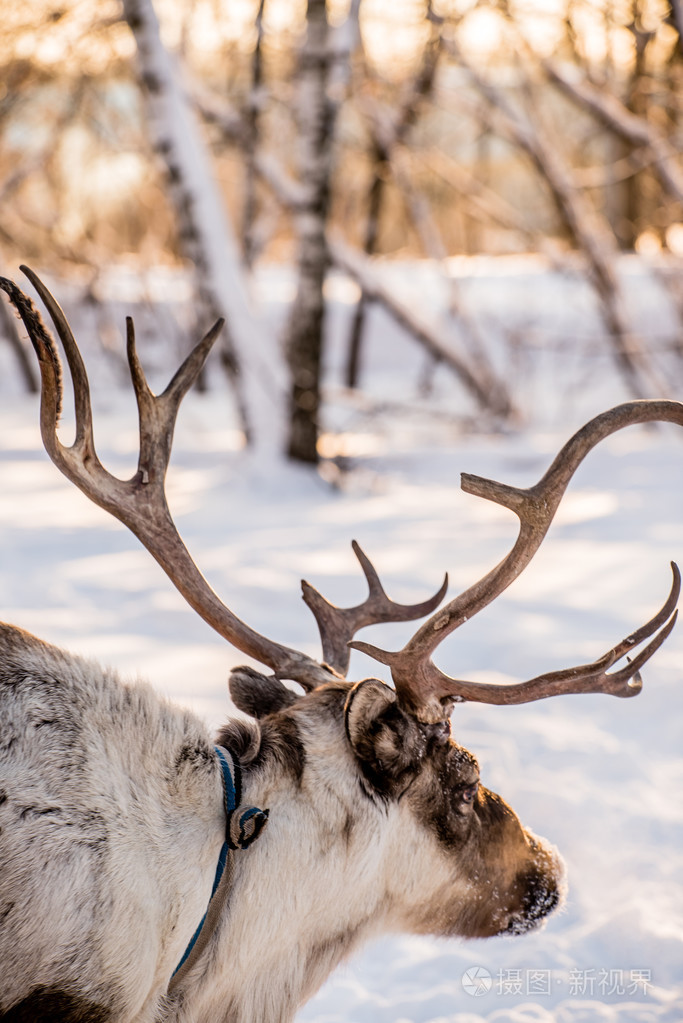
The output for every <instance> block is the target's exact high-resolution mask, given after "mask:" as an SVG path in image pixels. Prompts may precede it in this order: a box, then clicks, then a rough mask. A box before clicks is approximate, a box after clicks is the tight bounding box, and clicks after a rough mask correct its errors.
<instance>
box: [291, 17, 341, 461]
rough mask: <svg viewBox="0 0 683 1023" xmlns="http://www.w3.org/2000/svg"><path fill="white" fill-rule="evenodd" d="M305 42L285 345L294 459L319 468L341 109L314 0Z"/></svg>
mask: <svg viewBox="0 0 683 1023" xmlns="http://www.w3.org/2000/svg"><path fill="white" fill-rule="evenodd" d="M306 17H307V31H306V40H305V43H304V46H303V49H302V52H301V56H300V67H299V83H298V87H299V102H298V111H297V113H298V121H299V168H300V180H301V185H302V191H303V202H302V203H301V205H300V206H298V207H297V210H296V213H295V221H296V227H297V233H298V238H299V260H298V276H299V281H298V288H297V294H296V298H295V300H294V304H293V306H292V309H291V311H290V315H289V322H288V325H287V330H286V335H285V341H286V353H287V360H288V362H289V367H290V374H291V395H290V416H289V440H288V445H287V453H288V455H289V457H290V458H292V459H294V460H295V461H298V462H308V463H316V462H317V461H318V448H317V444H318V429H319V422H318V413H319V409H320V368H321V356H322V345H323V329H324V318H325V302H324V298H323V284H324V281H325V275H326V273H327V264H328V253H327V241H326V237H325V228H326V223H327V213H328V206H329V189H330V180H329V179H330V168H331V148H332V145H331V143H332V136H333V132H334V115H335V108H334V107H333V105H332V104H331V103H330V102H329V100H328V95H327V85H328V78H329V58H330V49H329V27H328V22H327V10H326V6H325V0H308V5H307V14H306Z"/></svg>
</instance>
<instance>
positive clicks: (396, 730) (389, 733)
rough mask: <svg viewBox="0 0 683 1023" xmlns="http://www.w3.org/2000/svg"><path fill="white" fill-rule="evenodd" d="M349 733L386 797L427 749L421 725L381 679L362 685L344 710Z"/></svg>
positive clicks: (369, 775)
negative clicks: (405, 709) (398, 701)
mask: <svg viewBox="0 0 683 1023" xmlns="http://www.w3.org/2000/svg"><path fill="white" fill-rule="evenodd" d="M344 716H345V723H346V734H347V736H348V739H349V742H350V744H351V748H352V749H353V752H354V753H355V754H356V757H357V758H358V760H359V762H360V764H361V767H362V769H363V773H364V774H365V777H366V778H367V779H368V781H370V782H371V783H372V784H373V786H374V787H375V788H376V789H378V790H379V791H380V792H383V793H384V794H386V795H389V794H391V793H392V792H393V791H395V789H396V783H397V782H398V780H399V779H404V778H405V776H406V772H409V771H411V770H412V769H414V768H415V767H416V766H417V763H418V762H419V760H420V758H421V757H422V755H423V754H424V752H425V749H426V745H427V743H426V738H425V735H424V732H423V730H422V729H421V728H420V726H419V725H418V723H417V722H416V721H415V720H414V719H413V718H411V717H409V716H408V715H407V714H405V713H404V712H403V711H402V710H401V708H400V707H399V706H398V703H397V702H396V693H395V692H394V690H393V689H390V688H389V686H386V685H384V683H383V682H379V681H378V680H377V679H372V678H370V679H365V680H364V681H363V682H358V683H357V685H355V686H354V687H353V689H352V690H351V691H350V693H349V695H348V697H347V699H346V706H345V708H344Z"/></svg>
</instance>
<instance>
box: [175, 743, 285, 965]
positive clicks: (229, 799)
mask: <svg viewBox="0 0 683 1023" xmlns="http://www.w3.org/2000/svg"><path fill="white" fill-rule="evenodd" d="M214 749H215V751H216V754H217V756H218V762H219V764H220V766H221V772H222V775H223V802H224V806H225V817H226V824H225V841H224V842H223V845H222V847H221V851H220V854H219V856H218V865H217V867H216V876H215V878H214V881H213V888H212V889H211V898H210V899H209V904H208V906H207V907H206V912H205V913H204V916H203V917H202V919H201V920H200V922H199V926H198V927H197V930H196V931H195V932H194V934H193V935H192V939H191V940H190V943H189V945H188V946H187V948H186V949H185V953H184V955H183V957H182V959H181V960H180V962H179V963H178V965H177V966H176V968H175V970H174V971H173V975H172V979H173V978H174V977H175V976H176V974H177V973H178V971H179V970H180V968H181V966H183V965H184V964H185V963H186V962H187V960H188V958H189V956H190V953H191V952H192V950H193V948H194V947H195V945H196V944H197V939H198V938H199V935H200V934H201V932H202V929H203V927H204V924H205V923H206V917H207V915H208V913H209V909H210V908H211V903H212V901H213V898H214V896H215V894H216V891H217V889H218V886H219V885H220V883H221V879H222V877H223V874H224V873H225V868H226V865H227V862H228V855H229V852H230V850H234V849H246V848H247V847H248V846H250V845H251V843H252V842H254V841H255V840H256V839H257V838H258V837H259V835H260V834H261V832H262V831H263V828H264V827H265V825H266V823H267V821H268V813H269V811H268V810H259V808H258V807H257V806H240V805H239V803H240V799H241V796H242V771H241V769H240V765H239V761H238V760H237V758H236V757H233V756H232V754H231V753H229V752H228V750H226V749H224V748H223V747H222V746H214Z"/></svg>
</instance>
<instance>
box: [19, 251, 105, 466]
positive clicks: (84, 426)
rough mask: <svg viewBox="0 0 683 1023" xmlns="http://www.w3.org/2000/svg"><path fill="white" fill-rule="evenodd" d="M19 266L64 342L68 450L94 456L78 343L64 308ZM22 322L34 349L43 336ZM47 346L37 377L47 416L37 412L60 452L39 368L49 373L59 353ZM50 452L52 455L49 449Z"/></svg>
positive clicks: (46, 386)
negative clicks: (71, 433)
mask: <svg viewBox="0 0 683 1023" xmlns="http://www.w3.org/2000/svg"><path fill="white" fill-rule="evenodd" d="M19 269H20V270H21V272H22V273H23V274H25V276H26V277H28V279H29V281H30V282H31V284H32V285H33V287H34V288H35V289H36V291H37V292H38V294H39V295H40V297H41V299H42V301H43V304H44V305H45V308H46V309H47V311H48V312H49V314H50V319H51V320H52V322H53V323H54V325H55V329H56V331H57V334H58V335H59V338H60V340H61V342H62V344H63V345H64V352H65V353H66V359H67V362H68V364H69V371H70V373H71V379H72V381H73V387H74V409H75V412H76V439H75V440H74V443H73V445H72V450H74V451H78V452H79V453H82V454H83V456H84V457H85V456H87V457H89V458H96V457H97V456H96V455H95V443H94V439H93V428H92V407H91V403H90V384H89V382H88V374H87V373H86V370H85V365H84V363H83V359H82V358H81V353H80V352H79V350H78V347H77V345H76V341H75V340H74V336H73V334H72V332H71V328H70V327H69V324H68V322H67V319H66V316H65V315H64V310H63V309H62V307H61V306H60V304H59V302H57V300H56V299H55V298H54V296H53V295H52V294H51V293H50V292H49V291H48V289H47V288H46V287H45V285H44V284H43V282H42V281H41V279H40V278H39V277H38V275H37V274H36V273H34V271H33V270H31V268H30V267H28V266H20V267H19ZM20 313H21V310H20ZM24 323H25V325H26V329H27V330H28V332H29V336H30V338H31V340H32V342H33V345H34V347H36V350H38V349H37V345H38V346H40V345H45V338H44V337H40V336H39V335H38V336H37V337H36V338H35V339H34V335H33V334H32V332H31V327H30V326H29V324H28V323H27V322H26V320H24ZM50 342H52V339H51V338H50ZM47 348H48V352H49V356H50V357H49V360H47V361H46V360H45V359H44V358H43V359H40V367H41V377H42V379H43V388H42V393H43V396H44V397H46V398H48V403H47V404H48V408H47V409H46V411H47V412H48V415H47V417H43V416H42V415H41V430H42V428H43V427H44V426H48V427H49V431H48V436H49V439H50V442H51V444H53V445H54V446H55V448H61V449H62V454H64V452H65V450H66V449H65V448H64V446H63V445H62V444H61V443H60V442H59V440H58V438H57V433H56V430H57V419H58V416H56V415H54V416H53V415H52V399H51V397H50V394H51V390H52V384H51V380H50V379H48V380H46V379H45V372H44V371H43V367H45V369H46V370H47V371H48V374H50V375H51V374H52V368H51V367H52V366H54V365H55V360H56V362H57V363H59V355H58V353H57V350H56V348H55V347H54V343H51V344H48V345H47ZM39 358H40V353H39ZM60 387H61V373H60ZM41 405H44V403H42V402H41ZM43 442H44V443H45V445H46V446H47V440H46V439H45V434H44V433H43ZM50 455H51V457H52V453H51V452H50ZM60 468H61V466H60Z"/></svg>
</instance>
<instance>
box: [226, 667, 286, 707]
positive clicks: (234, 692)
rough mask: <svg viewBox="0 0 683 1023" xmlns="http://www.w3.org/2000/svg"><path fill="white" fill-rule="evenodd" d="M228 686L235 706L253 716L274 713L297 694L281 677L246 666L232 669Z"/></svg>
mask: <svg viewBox="0 0 683 1023" xmlns="http://www.w3.org/2000/svg"><path fill="white" fill-rule="evenodd" d="M228 687H229V689H230V696H231V697H232V702H233V703H234V704H235V706H236V707H237V708H238V709H239V710H242V711H244V713H245V714H249V715H250V716H251V717H253V718H263V717H265V716H266V714H274V713H275V712H276V711H278V710H282V708H283V707H289V705H290V704H291V703H294V701H295V700H296V694H295V693H293V692H292V691H291V689H288V688H287V686H286V685H285V684H284V682H281V681H280V679H279V678H275V676H274V675H261V674H260V673H259V672H258V671H254V669H253V668H247V667H244V666H242V667H240V668H233V669H232V671H231V672H230V679H229V681H228Z"/></svg>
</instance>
